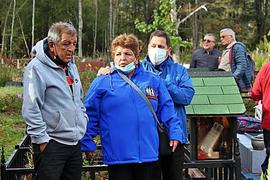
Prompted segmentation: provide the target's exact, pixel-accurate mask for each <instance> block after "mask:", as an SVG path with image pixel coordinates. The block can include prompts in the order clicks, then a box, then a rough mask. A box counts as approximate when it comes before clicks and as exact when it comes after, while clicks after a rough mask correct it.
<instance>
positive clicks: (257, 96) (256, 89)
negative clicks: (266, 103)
mask: <svg viewBox="0 0 270 180" xmlns="http://www.w3.org/2000/svg"><path fill="white" fill-rule="evenodd" d="M265 70H266V67H263V68H262V69H261V70H260V71H259V73H258V74H257V76H256V79H255V81H254V84H253V87H252V90H251V98H252V99H253V100H254V101H259V100H262V95H263V93H262V82H263V81H264V79H263V78H264V77H265V76H264V74H265Z"/></svg>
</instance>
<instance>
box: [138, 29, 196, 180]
mask: <svg viewBox="0 0 270 180" xmlns="http://www.w3.org/2000/svg"><path fill="white" fill-rule="evenodd" d="M170 54H171V43H170V37H169V35H168V33H167V32H164V31H160V30H157V31H154V32H153V33H152V34H151V35H150V38H149V44H148V55H147V56H146V57H145V58H144V60H143V61H142V66H143V67H144V69H145V70H147V71H150V72H153V73H155V74H157V75H159V76H160V77H161V78H162V79H163V82H164V84H165V86H166V88H167V90H168V91H169V94H170V96H171V97H172V100H173V102H174V108H175V111H176V113H177V116H178V117H179V120H180V121H179V123H180V127H181V130H180V131H179V133H181V134H182V135H181V137H182V139H181V140H180V143H179V145H178V146H177V148H176V150H175V151H174V152H173V153H172V154H171V155H168V156H160V157H159V159H160V160H159V164H158V165H157V166H158V167H157V168H156V170H155V172H154V173H153V178H152V179H154V180H160V179H161V174H162V179H163V180H180V179H183V175H182V171H181V170H182V169H183V163H184V144H186V143H187V142H188V132H187V119H186V111H185V106H187V105H189V104H190V102H191V100H192V98H193V95H194V92H195V91H194V88H193V85H192V81H191V78H190V76H189V75H188V73H187V70H186V69H185V68H184V67H183V66H182V65H180V64H177V63H175V62H174V61H173V59H172V57H171V56H170ZM158 169H160V171H158Z"/></svg>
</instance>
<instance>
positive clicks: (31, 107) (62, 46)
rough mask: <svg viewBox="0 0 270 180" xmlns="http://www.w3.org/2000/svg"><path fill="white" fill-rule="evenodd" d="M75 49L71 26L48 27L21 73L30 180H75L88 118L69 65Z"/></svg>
mask: <svg viewBox="0 0 270 180" xmlns="http://www.w3.org/2000/svg"><path fill="white" fill-rule="evenodd" d="M76 43H77V32H76V30H75V28H74V27H73V26H72V25H71V24H69V23H65V22H58V23H55V24H53V25H52V26H51V27H50V29H49V32H48V36H47V38H45V39H43V40H41V41H39V42H38V43H37V44H36V45H35V47H34V48H33V50H34V51H35V52H36V56H35V58H34V59H33V60H32V61H31V62H30V63H29V64H28V66H27V67H26V69H25V73H24V92H23V107H22V115H23V118H24V120H25V121H26V123H27V134H29V135H30V137H31V141H32V144H33V152H34V154H33V156H34V165H35V171H36V173H35V174H34V179H39V180H41V179H44V180H68V179H70V180H79V179H81V170H82V154H81V149H80V146H81V145H80V139H81V138H82V137H83V135H84V133H85V131H86V125H87V121H88V117H87V115H86V114H85V108H84V106H83V103H82V101H81V100H82V86H81V81H80V78H79V74H78V71H77V68H76V65H75V63H74V61H73V54H74V51H75V48H76Z"/></svg>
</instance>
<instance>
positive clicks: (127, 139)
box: [81, 65, 183, 164]
mask: <svg viewBox="0 0 270 180" xmlns="http://www.w3.org/2000/svg"><path fill="white" fill-rule="evenodd" d="M131 81H133V82H134V83H135V84H136V85H137V86H138V87H139V88H140V89H141V90H142V92H143V93H144V94H145V95H146V97H147V98H148V99H149V100H150V102H151V104H152V106H153V109H154V110H155V112H156V114H157V116H158V118H159V119H160V120H161V121H162V122H164V124H165V125H166V126H167V127H168V130H169V137H170V139H171V140H178V141H180V140H181V139H183V137H182V135H183V133H182V132H181V128H180V120H179V118H178V117H177V115H176V112H175V110H174V107H173V101H172V99H171V97H170V95H169V93H168V91H167V89H166V87H165V85H164V84H163V82H162V79H161V78H160V77H158V76H156V75H155V74H153V73H151V72H147V71H145V70H144V69H143V68H142V66H141V65H139V66H138V67H137V68H136V69H135V72H134V74H133V75H132V77H131ZM84 105H85V107H86V113H87V115H88V117H89V122H88V125H87V132H86V134H85V136H84V137H83V138H82V139H81V143H82V151H94V150H96V144H95V143H94V141H93V138H94V137H95V136H96V135H97V134H100V138H101V144H102V150H103V160H104V163H105V164H127V163H142V162H152V161H156V160H158V133H157V122H156V121H155V119H154V118H153V115H152V113H151V111H150V109H149V108H148V106H147V104H146V102H145V100H144V99H143V98H142V97H141V96H140V95H139V94H138V93H137V92H136V91H135V90H134V89H133V88H132V87H131V86H130V85H129V84H128V83H127V82H126V81H125V80H123V79H122V78H121V77H120V76H119V75H118V73H117V72H116V70H114V71H112V72H111V73H110V74H108V75H103V76H99V77H97V78H96V79H95V80H94V81H93V82H92V84H91V86H90V88H89V90H88V92H87V95H86V99H85V103H84Z"/></svg>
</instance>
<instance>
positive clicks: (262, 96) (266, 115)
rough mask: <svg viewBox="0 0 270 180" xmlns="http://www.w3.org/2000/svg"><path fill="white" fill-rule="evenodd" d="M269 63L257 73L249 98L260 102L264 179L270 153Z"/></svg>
mask: <svg viewBox="0 0 270 180" xmlns="http://www.w3.org/2000/svg"><path fill="white" fill-rule="evenodd" d="M269 92H270V62H269V61H268V62H267V63H266V64H265V65H264V66H263V67H262V68H261V70H260V71H259V73H258V74H257V76H256V79H255V82H254V84H253V87H252V90H251V97H252V99H253V100H254V101H257V102H258V101H261V102H262V129H263V139H264V145H265V148H266V157H265V160H264V162H263V163H262V165H261V168H262V173H263V176H264V177H265V179H267V178H266V177H269V175H270V174H267V170H268V163H269V162H268V161H269V155H270V154H269V153H270V95H269Z"/></svg>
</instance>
